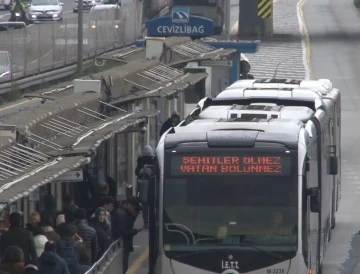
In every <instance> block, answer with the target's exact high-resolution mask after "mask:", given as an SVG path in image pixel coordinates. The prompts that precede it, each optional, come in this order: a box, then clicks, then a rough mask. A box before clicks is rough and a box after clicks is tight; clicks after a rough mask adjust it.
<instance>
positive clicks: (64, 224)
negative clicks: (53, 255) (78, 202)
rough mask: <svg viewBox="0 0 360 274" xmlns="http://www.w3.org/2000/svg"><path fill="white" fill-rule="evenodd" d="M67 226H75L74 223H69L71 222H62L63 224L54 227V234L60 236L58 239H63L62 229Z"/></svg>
mask: <svg viewBox="0 0 360 274" xmlns="http://www.w3.org/2000/svg"><path fill="white" fill-rule="evenodd" d="M67 225H75V221H71V222H64V223H61V224H59V225H58V226H57V227H56V230H55V231H56V233H57V234H58V235H59V236H60V238H63V237H64V229H65V227H66V226H67Z"/></svg>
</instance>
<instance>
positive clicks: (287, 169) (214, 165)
mask: <svg viewBox="0 0 360 274" xmlns="http://www.w3.org/2000/svg"><path fill="white" fill-rule="evenodd" d="M290 173H291V158H290V157H289V156H284V155H256V156H251V155H228V156H194V155H192V156H185V155H182V156H180V155H173V156H172V157H171V174H172V175H173V176H182V175H190V174H193V175H240V176H241V175H271V176H287V175H290Z"/></svg>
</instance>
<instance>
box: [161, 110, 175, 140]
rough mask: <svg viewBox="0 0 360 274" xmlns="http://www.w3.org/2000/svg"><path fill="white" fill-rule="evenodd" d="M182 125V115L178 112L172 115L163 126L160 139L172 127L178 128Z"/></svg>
mask: <svg viewBox="0 0 360 274" xmlns="http://www.w3.org/2000/svg"><path fill="white" fill-rule="evenodd" d="M179 123H180V115H179V112H177V111H176V110H175V111H174V112H173V113H172V114H171V117H170V118H169V119H167V120H166V121H165V122H164V123H163V124H162V126H161V129H160V137H161V136H162V135H163V134H164V133H165V132H166V131H167V130H168V129H169V128H172V127H176V126H177V125H178V124H179Z"/></svg>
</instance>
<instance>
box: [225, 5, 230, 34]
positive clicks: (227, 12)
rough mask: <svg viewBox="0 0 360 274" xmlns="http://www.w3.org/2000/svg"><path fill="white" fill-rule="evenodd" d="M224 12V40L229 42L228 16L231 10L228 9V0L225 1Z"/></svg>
mask: <svg viewBox="0 0 360 274" xmlns="http://www.w3.org/2000/svg"><path fill="white" fill-rule="evenodd" d="M225 2H226V3H225V12H224V16H225V18H224V19H225V39H226V40H229V39H230V31H231V30H230V28H231V26H230V19H231V16H230V13H231V8H230V6H231V5H230V2H231V1H230V0H229V1H225Z"/></svg>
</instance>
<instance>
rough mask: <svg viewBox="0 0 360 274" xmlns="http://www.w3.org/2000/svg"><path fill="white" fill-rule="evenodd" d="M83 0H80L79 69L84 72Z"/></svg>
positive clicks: (79, 71)
mask: <svg viewBox="0 0 360 274" xmlns="http://www.w3.org/2000/svg"><path fill="white" fill-rule="evenodd" d="M83 11H84V9H83V0H79V1H78V39H77V40H78V44H77V58H78V59H77V62H78V63H77V71H78V73H82V71H83V55H84V54H83V42H84V37H83V21H84V20H83V15H84V13H83Z"/></svg>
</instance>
